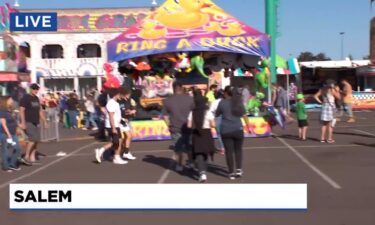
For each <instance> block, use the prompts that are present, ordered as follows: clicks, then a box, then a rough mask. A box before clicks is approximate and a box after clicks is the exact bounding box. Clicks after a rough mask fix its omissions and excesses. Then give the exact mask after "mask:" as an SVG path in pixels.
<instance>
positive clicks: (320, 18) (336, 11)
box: [0, 0, 375, 59]
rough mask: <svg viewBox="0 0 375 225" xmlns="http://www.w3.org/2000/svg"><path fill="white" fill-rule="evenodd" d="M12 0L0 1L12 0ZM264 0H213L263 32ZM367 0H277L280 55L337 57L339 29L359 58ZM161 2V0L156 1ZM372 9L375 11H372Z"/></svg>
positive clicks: (78, 1) (25, 2) (69, 1)
mask: <svg viewBox="0 0 375 225" xmlns="http://www.w3.org/2000/svg"><path fill="white" fill-rule="evenodd" d="M13 1H14V0H0V3H1V4H4V2H11V3H13ZM264 1H265V0H214V2H215V3H216V4H218V5H219V6H220V7H222V8H223V9H225V10H226V11H227V12H229V13H231V14H232V15H233V16H235V17H237V18H238V19H240V20H242V21H243V22H245V23H246V24H248V25H250V26H252V27H254V28H257V29H258V30H260V31H264V24H265V22H264V11H265V10H264ZM369 1H370V0H313V1H308V0H280V2H281V5H280V9H279V31H280V33H281V35H280V37H279V38H278V52H279V54H280V55H282V56H284V57H289V55H291V56H297V55H298V54H299V53H300V52H301V51H311V52H313V53H318V52H324V53H326V54H327V55H328V56H329V57H331V58H333V59H339V58H340V55H341V53H340V49H341V47H340V46H341V44H340V43H341V42H340V35H339V33H340V32H342V31H343V32H345V33H346V34H345V44H344V46H345V47H344V52H345V55H349V54H351V55H352V56H353V57H354V58H355V59H362V57H363V56H366V55H368V54H369V53H368V52H369V18H370V15H371V14H370V10H369ZM19 2H20V4H21V8H97V7H127V6H149V5H150V4H151V0H60V1H55V0H19ZM157 2H158V3H162V2H163V1H162V0H157ZM374 12H375V10H374ZM373 15H375V13H374V14H373Z"/></svg>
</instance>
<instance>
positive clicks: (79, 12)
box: [20, 8, 151, 33]
mask: <svg viewBox="0 0 375 225" xmlns="http://www.w3.org/2000/svg"><path fill="white" fill-rule="evenodd" d="M20 11H21V12H47V11H46V10H37V9H35V10H20ZM48 12H56V13H57V15H58V18H57V21H58V27H57V32H58V33H59V32H60V33H67V32H68V33H74V32H78V33H81V32H123V31H125V30H127V28H130V27H131V26H133V25H134V24H136V23H138V22H139V21H140V20H142V19H143V18H145V17H146V16H147V15H148V14H149V13H150V12H151V8H118V9H59V10H48Z"/></svg>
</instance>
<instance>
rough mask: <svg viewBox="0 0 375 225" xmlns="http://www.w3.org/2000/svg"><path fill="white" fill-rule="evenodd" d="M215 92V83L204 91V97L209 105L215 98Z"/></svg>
mask: <svg viewBox="0 0 375 225" xmlns="http://www.w3.org/2000/svg"><path fill="white" fill-rule="evenodd" d="M216 92H217V85H216V84H213V85H211V86H210V90H209V91H208V92H207V93H206V98H207V99H208V104H209V105H211V103H212V102H214V101H215V100H216V98H215V93H216Z"/></svg>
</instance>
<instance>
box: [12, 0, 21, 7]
mask: <svg viewBox="0 0 375 225" xmlns="http://www.w3.org/2000/svg"><path fill="white" fill-rule="evenodd" d="M13 6H14V8H19V7H20V3H19V2H18V0H15V1H14V5H13Z"/></svg>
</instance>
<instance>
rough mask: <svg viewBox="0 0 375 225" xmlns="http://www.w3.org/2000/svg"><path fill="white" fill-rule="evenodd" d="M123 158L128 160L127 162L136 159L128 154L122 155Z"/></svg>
mask: <svg viewBox="0 0 375 225" xmlns="http://www.w3.org/2000/svg"><path fill="white" fill-rule="evenodd" d="M122 157H123V158H125V159H128V160H135V159H136V158H137V157H135V156H133V155H132V154H131V153H130V152H129V153H128V154H126V153H124V154H123V155H122Z"/></svg>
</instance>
